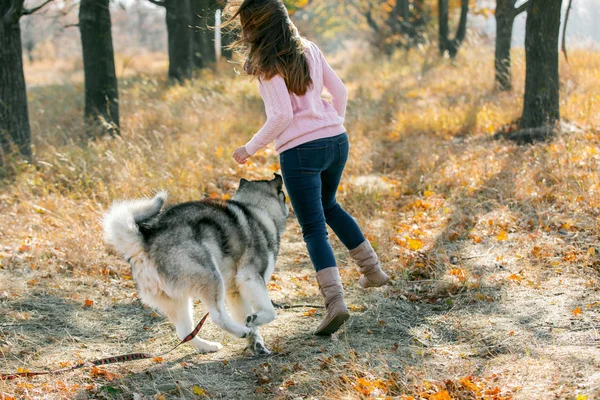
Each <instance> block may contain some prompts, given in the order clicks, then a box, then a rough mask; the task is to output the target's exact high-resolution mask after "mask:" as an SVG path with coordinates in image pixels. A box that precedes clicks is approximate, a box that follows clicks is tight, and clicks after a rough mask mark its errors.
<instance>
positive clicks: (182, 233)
mask: <svg viewBox="0 0 600 400" xmlns="http://www.w3.org/2000/svg"><path fill="white" fill-rule="evenodd" d="M282 185H283V180H282V178H281V176H280V175H277V174H275V178H274V179H273V180H271V181H248V180H245V179H242V180H241V181H240V186H239V189H238V190H237V192H236V194H235V196H234V197H233V199H232V200H230V201H214V200H205V201H195V202H189V203H182V204H177V205H174V206H171V207H168V208H166V209H165V210H163V211H162V212H161V209H162V206H163V204H164V202H165V200H166V198H167V194H166V193H165V192H160V193H158V194H157V195H156V196H155V197H154V198H153V199H140V200H133V201H122V202H115V203H114V204H113V205H112V207H111V208H110V210H109V211H108V213H107V214H106V215H105V217H104V220H103V226H104V237H105V240H106V242H107V243H109V244H111V245H113V246H114V247H115V248H116V249H117V250H118V251H119V252H120V253H121V254H122V255H123V256H124V257H125V259H126V260H127V261H128V262H129V263H130V264H131V271H132V276H133V278H134V279H135V281H136V282H137V285H138V290H139V296H140V299H141V300H142V301H143V302H144V303H145V304H147V305H149V306H151V307H154V308H156V309H157V310H158V311H160V312H161V313H162V314H164V315H165V316H166V317H167V318H168V319H169V320H170V321H171V322H172V323H173V324H174V325H175V328H176V330H177V334H178V335H179V337H180V338H182V339H183V338H184V337H185V336H186V335H188V334H189V333H190V332H191V331H192V330H193V329H194V324H193V320H192V301H193V300H194V299H200V300H201V301H202V304H203V305H204V307H206V309H207V310H208V312H209V313H210V316H211V319H212V320H213V322H214V323H215V324H217V325H218V326H219V327H220V328H222V329H224V330H225V331H227V332H229V333H230V334H232V335H233V336H235V337H239V338H247V339H248V343H249V346H250V348H251V349H252V350H253V351H254V352H255V353H256V354H268V353H269V350H267V348H266V347H265V346H264V341H263V339H262V337H261V336H260V333H259V332H258V327H259V326H261V325H264V324H267V323H269V322H271V321H273V320H274V319H275V309H274V308H273V304H272V303H271V300H270V298H269V293H268V292H267V286H266V284H267V282H268V281H269V279H270V278H271V274H272V273H273V270H274V268H275V259H276V258H277V254H278V252H279V244H280V239H281V235H282V234H283V231H284V229H285V223H286V219H287V216H288V214H289V209H288V207H287V206H286V204H285V194H284V193H283V191H282ZM225 301H227V305H228V308H229V310H230V312H231V316H232V317H233V318H232V317H230V316H229V314H228V313H227V311H226V309H225ZM190 343H191V344H192V346H194V348H195V349H196V350H197V351H199V352H214V351H217V350H219V349H221V348H222V347H223V346H222V345H221V344H220V343H214V342H208V341H206V340H202V339H200V338H198V337H196V338H194V339H193V340H192V341H191V342H190Z"/></svg>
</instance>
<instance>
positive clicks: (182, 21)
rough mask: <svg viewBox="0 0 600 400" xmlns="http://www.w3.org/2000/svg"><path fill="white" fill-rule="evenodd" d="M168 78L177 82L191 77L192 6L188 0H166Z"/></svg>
mask: <svg viewBox="0 0 600 400" xmlns="http://www.w3.org/2000/svg"><path fill="white" fill-rule="evenodd" d="M165 7H166V9H167V16H166V19H167V34H168V36H169V78H171V79H174V80H176V81H178V82H183V81H185V80H186V79H191V78H192V68H193V62H194V60H193V51H192V33H193V29H192V27H191V24H192V8H191V6H190V0H167V1H166V4H165Z"/></svg>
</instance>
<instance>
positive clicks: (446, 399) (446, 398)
mask: <svg viewBox="0 0 600 400" xmlns="http://www.w3.org/2000/svg"><path fill="white" fill-rule="evenodd" d="M429 400H452V398H451V397H450V393H448V391H447V390H443V391H441V392H438V393H435V394H432V395H431V396H429Z"/></svg>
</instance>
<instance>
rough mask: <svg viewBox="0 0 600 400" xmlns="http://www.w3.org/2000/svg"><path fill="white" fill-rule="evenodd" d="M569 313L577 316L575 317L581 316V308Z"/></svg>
mask: <svg viewBox="0 0 600 400" xmlns="http://www.w3.org/2000/svg"><path fill="white" fill-rule="evenodd" d="M571 312H572V313H573V315H575V316H577V315H579V314H581V308H580V307H577V308H576V309H574V310H573V311H571Z"/></svg>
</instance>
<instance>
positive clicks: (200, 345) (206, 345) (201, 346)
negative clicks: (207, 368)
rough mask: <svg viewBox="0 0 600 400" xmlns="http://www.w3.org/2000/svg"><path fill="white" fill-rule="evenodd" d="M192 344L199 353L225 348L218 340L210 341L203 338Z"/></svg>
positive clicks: (213, 351)
mask: <svg viewBox="0 0 600 400" xmlns="http://www.w3.org/2000/svg"><path fill="white" fill-rule="evenodd" d="M192 346H194V348H195V349H196V351H197V352H198V353H201V354H203V353H215V352H217V351H219V350H221V349H222V348H223V345H222V344H221V343H218V342H209V341H207V340H201V341H198V342H196V343H193V342H192Z"/></svg>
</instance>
